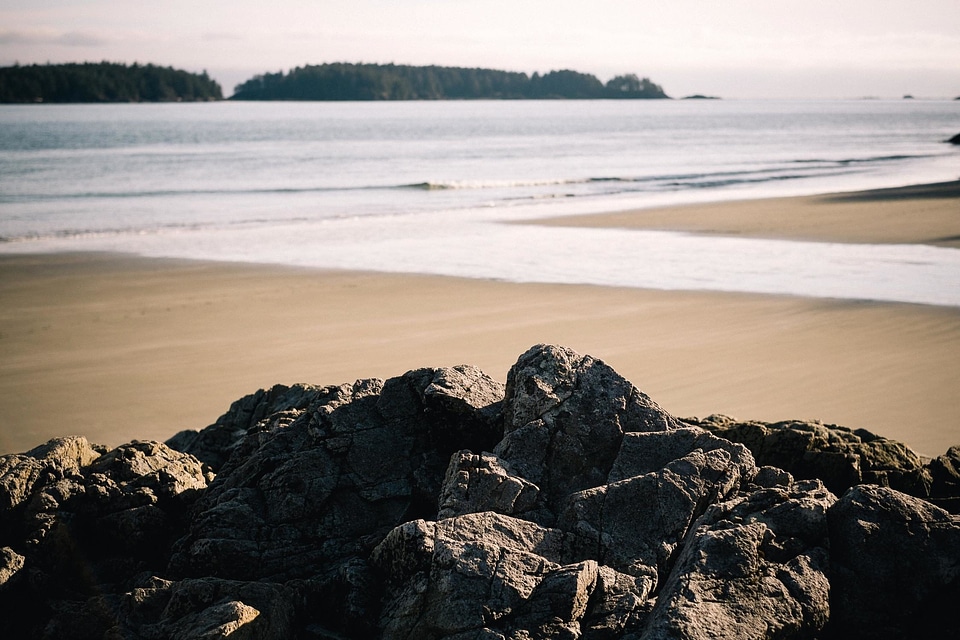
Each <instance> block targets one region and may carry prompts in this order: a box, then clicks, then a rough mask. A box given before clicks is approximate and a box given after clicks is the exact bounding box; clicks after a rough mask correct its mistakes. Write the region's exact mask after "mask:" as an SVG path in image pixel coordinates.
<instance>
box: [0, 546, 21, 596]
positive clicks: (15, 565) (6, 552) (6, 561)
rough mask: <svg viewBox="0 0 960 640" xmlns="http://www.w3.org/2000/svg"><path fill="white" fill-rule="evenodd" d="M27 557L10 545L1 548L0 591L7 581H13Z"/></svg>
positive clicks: (0, 591)
mask: <svg viewBox="0 0 960 640" xmlns="http://www.w3.org/2000/svg"><path fill="white" fill-rule="evenodd" d="M25 560H26V558H24V557H23V556H22V555H20V554H19V553H17V552H16V551H14V550H13V549H11V548H10V547H2V548H0V593H2V592H3V588H4V587H5V586H6V585H7V583H9V582H11V581H13V580H14V579H15V577H16V575H17V574H18V573H20V570H21V569H23V564H24V562H25Z"/></svg>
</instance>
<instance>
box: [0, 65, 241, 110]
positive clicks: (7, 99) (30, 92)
mask: <svg viewBox="0 0 960 640" xmlns="http://www.w3.org/2000/svg"><path fill="white" fill-rule="evenodd" d="M222 99H223V91H222V89H221V88H220V85H219V84H218V83H217V82H215V81H214V80H212V79H211V78H210V76H208V75H207V72H206V71H204V72H203V73H200V74H196V73H190V72H189V71H183V70H180V69H173V68H171V67H160V66H157V65H153V64H146V65H141V64H137V63H134V64H132V65H126V64H119V63H113V62H83V63H68V64H43V65H39V64H32V65H24V66H21V65H14V66H12V67H0V103H8V104H9V103H31V102H56V103H66V102H197V101H209V100H222Z"/></svg>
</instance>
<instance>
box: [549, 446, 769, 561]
mask: <svg viewBox="0 0 960 640" xmlns="http://www.w3.org/2000/svg"><path fill="white" fill-rule="evenodd" d="M663 440H664V439H661V438H657V439H650V444H654V443H655V442H659V441H663ZM746 457H747V459H748V464H746V465H738V464H736V463H733V462H732V460H731V456H730V454H729V453H728V452H727V451H725V450H723V449H721V448H717V449H713V450H710V451H708V452H703V451H702V450H700V449H695V450H693V451H691V452H690V453H688V454H687V455H685V456H683V457H682V458H679V459H677V460H673V461H671V462H669V463H668V464H667V465H666V466H665V467H663V468H662V469H659V470H657V471H652V472H650V473H647V474H644V475H640V476H634V477H631V478H628V479H625V480H620V481H617V482H612V483H610V484H608V485H603V486H600V487H596V488H593V489H587V490H585V491H580V492H577V493H575V494H572V495H571V496H570V498H569V499H568V501H567V504H566V508H565V509H564V511H563V512H562V514H561V516H560V519H559V521H558V524H557V526H558V527H559V528H561V529H563V530H565V531H570V532H572V533H574V534H576V540H577V545H578V547H577V548H578V552H579V553H580V554H581V555H584V556H585V557H592V558H596V559H597V560H598V561H600V562H602V563H603V564H607V565H609V566H611V567H613V568H614V569H616V570H618V571H621V572H623V573H626V574H629V575H633V576H637V577H640V576H650V577H651V579H653V580H656V579H657V578H656V577H657V575H658V574H660V575H664V574H666V573H667V572H668V570H669V567H670V566H671V565H672V563H673V559H674V554H675V552H676V551H677V548H678V546H679V545H680V542H681V541H682V540H683V538H684V537H685V536H686V534H687V530H688V528H689V527H690V525H691V524H692V523H693V521H694V520H695V519H696V518H697V517H698V516H699V515H700V514H701V513H703V511H704V510H706V508H707V507H708V506H709V505H711V504H713V503H715V502H719V501H722V500H725V499H727V498H729V497H731V496H732V495H733V494H734V493H736V492H737V491H738V490H739V488H740V485H741V482H743V481H744V480H745V479H749V478H751V477H752V476H753V472H754V467H753V460H752V459H749V453H747V456H746ZM744 474H746V478H745V475H744Z"/></svg>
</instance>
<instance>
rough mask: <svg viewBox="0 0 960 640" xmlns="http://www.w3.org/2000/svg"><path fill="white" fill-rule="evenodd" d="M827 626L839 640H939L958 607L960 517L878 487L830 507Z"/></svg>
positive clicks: (852, 494)
mask: <svg viewBox="0 0 960 640" xmlns="http://www.w3.org/2000/svg"><path fill="white" fill-rule="evenodd" d="M828 520H829V524H830V543H831V544H830V551H831V569H832V571H831V575H832V578H831V586H832V594H833V595H832V608H831V627H832V630H833V632H834V633H835V634H836V635H837V636H838V637H844V638H875V639H878V640H895V639H896V640H899V639H906V638H933V637H944V636H943V634H944V633H946V631H947V630H948V629H955V628H956V626H957V623H956V614H955V611H954V609H953V607H954V606H956V603H957V602H958V601H960V518H957V517H956V516H951V515H950V514H949V513H947V512H946V511H944V510H942V509H939V508H938V507H936V506H934V505H932V504H930V503H928V502H925V501H923V500H920V499H918V498H914V497H912V496H908V495H906V494H903V493H900V492H898V491H894V490H892V489H888V488H885V487H878V486H871V485H863V486H858V487H854V488H853V489H850V490H849V491H848V492H847V493H846V494H844V495H843V497H841V498H840V500H839V501H837V503H836V504H835V505H834V506H833V508H831V509H830V512H829V513H828Z"/></svg>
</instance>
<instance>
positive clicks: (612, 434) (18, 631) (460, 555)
mask: <svg viewBox="0 0 960 640" xmlns="http://www.w3.org/2000/svg"><path fill="white" fill-rule="evenodd" d="M701 427H703V428H701ZM732 440H736V442H734V441H732ZM168 442H169V445H164V444H160V443H156V442H133V443H130V444H127V445H123V446H121V447H117V448H116V449H114V450H112V451H106V449H104V448H102V447H96V446H92V445H90V444H89V443H87V442H86V440H84V439H82V438H61V439H57V440H54V441H51V442H49V443H47V444H46V445H44V446H42V447H38V448H36V449H34V450H32V451H30V452H27V453H25V454H17V455H11V456H2V457H0V596H2V597H0V637H17V638H19V637H24V638H34V637H37V638H50V639H59V638H70V639H71V640H74V639H77V638H81V639H84V638H98V639H99V638H111V639H113V638H116V639H120V638H124V639H128V638H129V639H131V640H159V639H160V638H164V639H166V638H201V637H202V638H226V637H230V638H290V637H298V638H324V639H329V638H337V639H340V638H376V637H385V638H396V637H404V638H408V637H417V638H427V639H430V638H443V639H446V640H475V639H479V638H488V639H491V640H492V639H500V640H527V639H531V638H571V639H576V638H582V639H584V640H608V639H615V638H631V639H633V640H636V639H638V638H640V637H645V638H706V637H745V638H768V637H769V638H824V639H826V638H841V637H842V638H859V637H880V638H904V637H909V636H911V635H920V636H924V635H926V636H927V637H933V636H934V635H935V634H934V632H935V631H938V630H939V629H940V628H941V627H944V628H945V625H947V624H948V623H949V622H950V620H949V614H950V613H951V611H952V609H951V604H952V603H953V601H955V600H956V599H957V597H958V596H960V592H958V589H960V587H958V577H957V576H958V572H960V568H958V567H960V548H958V547H960V542H958V532H957V531H958V521H957V518H955V517H953V516H950V515H949V514H948V513H946V512H945V511H942V510H940V509H938V508H937V507H935V506H933V505H932V504H930V503H928V502H925V501H923V500H921V499H919V498H911V497H909V496H906V495H904V494H901V493H898V492H896V491H892V490H891V489H885V488H880V487H878V486H867V485H863V486H857V487H856V488H854V489H851V490H850V491H848V492H847V493H846V494H845V495H844V497H843V498H842V499H841V500H839V501H837V500H836V498H835V497H834V495H833V494H832V493H831V492H830V491H829V490H828V489H829V488H833V487H840V488H846V487H847V486H849V485H850V484H851V483H853V484H856V483H862V482H865V481H870V482H875V483H877V484H878V485H889V486H891V487H898V488H904V489H909V490H910V491H913V492H914V493H917V494H920V495H921V496H924V497H926V496H928V495H929V498H930V500H936V501H938V502H939V503H940V504H943V505H945V506H950V505H954V506H956V501H957V500H958V499H960V473H958V469H960V447H955V448H953V449H951V450H950V451H948V452H947V453H946V454H945V455H943V456H940V457H939V458H937V459H936V460H932V461H929V460H923V459H921V458H919V457H918V456H916V455H915V454H914V453H913V452H912V451H910V450H909V449H907V448H906V447H904V446H903V445H901V444H899V443H895V442H891V441H888V440H885V439H883V438H879V437H877V436H875V435H873V434H870V433H868V432H866V431H862V430H860V431H851V430H849V429H844V428H842V427H833V426H828V425H821V424H819V423H806V422H784V423H776V424H767V423H758V422H737V421H735V420H732V419H730V418H724V417H722V416H711V417H710V418H707V419H705V420H702V421H700V420H690V421H685V422H682V421H679V420H677V419H676V418H674V417H673V416H671V415H669V414H668V413H666V412H665V411H663V410H662V409H661V408H659V407H658V406H657V405H656V404H655V403H654V402H653V401H652V400H650V399H649V398H648V397H647V396H645V395H643V394H642V393H641V392H639V391H638V390H637V389H636V388H634V387H633V386H632V385H631V384H630V383H629V382H627V381H626V380H624V379H623V378H622V377H620V376H619V375H617V374H616V372H614V371H613V370H611V369H610V368H609V367H607V366H606V365H605V364H603V363H602V362H600V361H598V360H595V359H593V358H590V357H588V356H581V355H579V354H576V353H574V352H572V351H570V350H568V349H564V348H562V347H552V346H545V345H538V346H536V347H534V348H532V349H530V350H529V351H528V352H527V353H525V354H523V355H522V356H521V357H520V359H519V360H518V362H517V364H516V366H514V367H513V368H512V369H511V371H510V372H509V374H508V378H507V385H506V387H504V386H503V385H501V384H499V383H497V382H496V381H495V380H493V379H491V378H490V377H489V376H487V375H485V374H484V373H483V372H481V371H479V370H477V369H476V368H474V367H469V366H460V367H453V368H446V369H419V370H415V371H410V372H408V373H407V374H405V375H403V376H400V377H398V378H393V379H391V380H387V381H385V382H382V381H380V380H361V381H358V382H356V383H354V384H349V385H341V386H328V387H314V386H310V385H294V386H292V387H286V386H277V387H274V388H272V389H270V390H266V391H259V392H257V393H256V394H252V395H251V396H247V397H246V398H243V399H241V400H239V401H237V402H236V403H234V404H233V405H232V406H231V408H230V410H229V411H228V412H227V413H226V414H225V415H224V416H221V418H220V419H218V420H217V421H216V422H215V423H214V424H213V425H211V426H210V427H208V428H206V429H204V430H201V431H198V432H189V431H188V432H181V433H180V434H177V435H176V436H174V438H171V440H170V441H168ZM198 457H199V459H198ZM758 462H759V463H760V465H761V466H760V467H759V468H758V466H757V463H758ZM214 473H216V476H214ZM811 476H822V477H823V478H824V483H826V485H827V486H826V487H825V486H824V483H822V482H820V481H819V480H814V479H804V478H809V477H811ZM796 478H800V479H799V480H798V479H796Z"/></svg>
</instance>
